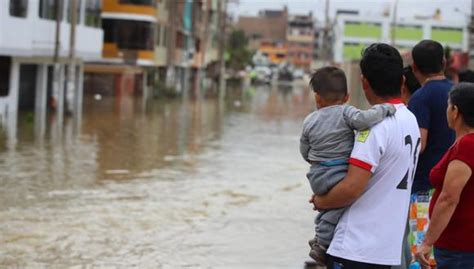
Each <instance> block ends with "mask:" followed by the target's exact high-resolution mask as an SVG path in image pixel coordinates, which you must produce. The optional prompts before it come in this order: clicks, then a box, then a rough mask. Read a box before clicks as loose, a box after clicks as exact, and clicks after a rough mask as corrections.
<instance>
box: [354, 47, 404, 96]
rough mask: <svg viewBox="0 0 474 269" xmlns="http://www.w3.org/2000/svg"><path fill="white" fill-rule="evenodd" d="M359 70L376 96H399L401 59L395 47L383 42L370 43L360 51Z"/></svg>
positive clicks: (401, 74) (401, 73)
mask: <svg viewBox="0 0 474 269" xmlns="http://www.w3.org/2000/svg"><path fill="white" fill-rule="evenodd" d="M360 70H361V72H362V75H364V77H365V78H366V79H367V80H368V81H369V84H370V86H371V87H372V90H373V91H374V93H375V94H376V95H377V96H380V97H398V96H400V88H401V87H402V76H403V60H402V56H401V55H400V53H399V52H398V50H397V49H396V48H394V47H392V46H390V45H387V44H383V43H375V44H372V45H370V46H369V47H368V48H366V49H365V50H364V51H363V52H362V59H361V61H360Z"/></svg>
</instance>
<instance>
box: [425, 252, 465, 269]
mask: <svg viewBox="0 0 474 269" xmlns="http://www.w3.org/2000/svg"><path fill="white" fill-rule="evenodd" d="M434 256H435V259H436V264H437V267H436V268H437V269H471V268H474V252H460V251H451V250H447V249H439V248H435V250H434Z"/></svg>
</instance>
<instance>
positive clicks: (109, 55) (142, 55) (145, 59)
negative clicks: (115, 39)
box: [102, 43, 155, 65]
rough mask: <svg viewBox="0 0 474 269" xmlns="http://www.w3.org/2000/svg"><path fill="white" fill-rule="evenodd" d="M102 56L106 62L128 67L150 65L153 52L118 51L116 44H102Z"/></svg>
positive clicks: (153, 56)
mask: <svg viewBox="0 0 474 269" xmlns="http://www.w3.org/2000/svg"><path fill="white" fill-rule="evenodd" d="M102 56H103V58H104V60H105V61H106V62H112V63H119V64H128V65H152V64H154V61H155V51H154V50H146V49H120V48H119V47H118V46H117V44H116V43H104V48H103V51H102Z"/></svg>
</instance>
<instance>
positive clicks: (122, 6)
mask: <svg viewBox="0 0 474 269" xmlns="http://www.w3.org/2000/svg"><path fill="white" fill-rule="evenodd" d="M102 11H103V13H105V14H109V13H120V14H129V15H132V14H134V15H142V16H152V17H154V18H155V17H156V14H157V13H156V12H157V9H156V3H155V0H103V8H102Z"/></svg>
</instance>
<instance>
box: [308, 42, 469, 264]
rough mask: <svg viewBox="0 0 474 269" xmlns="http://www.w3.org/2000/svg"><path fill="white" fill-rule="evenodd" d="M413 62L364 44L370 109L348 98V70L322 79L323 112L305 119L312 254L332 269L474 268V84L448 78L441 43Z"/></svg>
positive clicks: (318, 96)
mask: <svg viewBox="0 0 474 269" xmlns="http://www.w3.org/2000/svg"><path fill="white" fill-rule="evenodd" d="M412 59H413V64H412V65H411V66H409V67H405V68H404V67H403V60H402V58H401V56H400V54H399V52H398V50H397V49H395V48H394V47H392V46H390V45H387V44H382V43H376V44H372V45H371V46H369V47H368V48H366V49H365V50H364V52H363V55H362V59H361V62H360V69H361V81H362V88H363V90H364V93H365V96H366V98H367V100H368V101H369V103H370V104H371V105H373V107H372V108H371V109H369V110H367V111H362V110H358V109H356V108H354V107H351V106H348V105H345V103H346V101H347V97H348V90H347V81H346V77H345V75H344V72H343V71H342V70H340V69H338V68H335V67H325V68H321V69H319V70H317V71H316V73H315V74H314V75H313V76H312V79H311V83H310V84H311V87H312V89H313V91H314V93H315V101H316V105H317V107H318V110H317V111H315V112H313V113H311V114H310V115H309V116H308V117H307V118H306V119H305V121H304V127H303V132H302V136H301V143H300V151H301V153H302V155H303V157H304V158H305V160H306V161H308V162H309V163H310V164H311V169H310V172H309V173H308V174H307V177H308V179H309V181H310V183H311V187H312V190H313V192H314V195H313V197H311V200H310V202H311V203H312V204H313V205H314V208H315V209H316V210H319V211H320V213H319V215H318V217H317V218H316V236H315V237H314V239H311V240H310V246H311V250H310V256H311V257H312V258H313V259H315V261H316V262H317V263H319V264H325V265H326V266H327V268H329V269H331V268H335V269H338V268H348V269H357V268H366V269H370V268H392V267H393V268H408V267H409V266H410V264H411V263H412V262H413V261H414V259H416V260H417V261H418V262H419V263H420V265H421V267H423V268H430V267H431V268H439V269H443V268H453V269H454V268H456V269H457V268H459V269H466V268H474V176H473V171H474V84H471V83H460V84H457V85H454V84H453V82H452V81H450V80H448V79H447V78H446V77H445V76H444V70H445V67H446V59H445V58H444V49H443V47H442V45H441V44H439V43H438V42H436V41H433V40H423V41H421V42H419V43H418V44H417V45H416V46H415V47H414V48H413V50H412ZM433 248H434V251H433ZM433 253H434V257H433Z"/></svg>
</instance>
